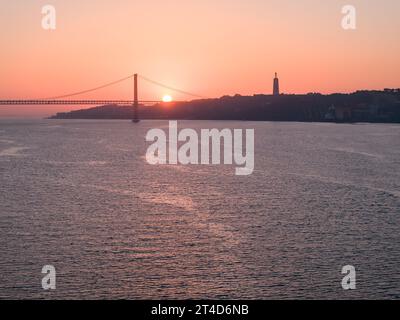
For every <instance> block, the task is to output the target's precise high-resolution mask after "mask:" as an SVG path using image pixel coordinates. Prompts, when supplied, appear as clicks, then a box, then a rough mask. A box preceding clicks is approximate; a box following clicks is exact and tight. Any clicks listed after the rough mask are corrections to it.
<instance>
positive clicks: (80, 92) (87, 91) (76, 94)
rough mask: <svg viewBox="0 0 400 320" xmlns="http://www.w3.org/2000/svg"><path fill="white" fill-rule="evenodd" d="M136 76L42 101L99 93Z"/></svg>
mask: <svg viewBox="0 0 400 320" xmlns="http://www.w3.org/2000/svg"><path fill="white" fill-rule="evenodd" d="M134 76H135V75H134V74H131V75H129V76H127V77H124V78H122V79H118V80H116V81H113V82H109V83H106V84H103V85H101V86H98V87H95V88H92V89H87V90H83V91H78V92H73V93H70V94H65V95H62V96H57V97H50V98H45V99H42V100H57V99H64V98H69V97H73V96H78V95H81V94H84V93H89V92H93V91H97V90H100V89H104V88H107V87H110V86H113V85H115V84H118V83H120V82H123V81H126V80H128V79H132V78H133V77H134Z"/></svg>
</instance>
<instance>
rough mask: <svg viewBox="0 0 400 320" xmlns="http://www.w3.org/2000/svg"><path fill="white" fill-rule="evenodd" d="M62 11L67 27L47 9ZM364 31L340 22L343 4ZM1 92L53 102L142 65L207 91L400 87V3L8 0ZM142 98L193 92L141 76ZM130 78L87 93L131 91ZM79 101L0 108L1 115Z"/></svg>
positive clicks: (4, 3)
mask: <svg viewBox="0 0 400 320" xmlns="http://www.w3.org/2000/svg"><path fill="white" fill-rule="evenodd" d="M46 4H52V5H54V6H55V8H56V10H57V29H56V30H55V31H46V30H44V29H42V27H41V19H42V14H41V9H42V6H43V5H46ZM346 4H352V5H354V6H355V7H356V8H357V29H356V30H352V31H346V30H344V29H342V27H341V19H342V17H343V15H342V13H341V8H342V6H343V5H346ZM0 40H1V43H2V46H1V50H0V99H10V98H19V99H25V98H46V97H49V96H56V95H62V94H64V93H69V92H74V91H79V90H84V89H88V88H91V87H95V86H98V85H102V84H103V83H107V82H110V81H113V80H116V79H119V78H122V77H124V76H126V75H129V74H132V73H134V72H137V73H139V74H142V75H145V76H146V77H149V78H151V79H154V80H156V81H159V82H163V83H166V84H169V85H170V86H173V87H177V88H181V89H183V90H186V91H190V92H195V93H198V94H200V95H203V96H207V97H220V96H222V95H226V94H230V95H232V94H236V93H239V94H243V95H250V94H251V95H252V94H254V93H267V94H270V93H271V91H272V78H273V76H274V72H275V71H276V72H278V74H279V77H280V79H281V90H282V91H283V92H285V93H307V92H321V93H331V92H352V91H355V90H358V89H383V88H385V87H396V88H398V87H400V58H399V57H400V1H398V0H379V1H378V0H372V1H365V0H351V1H339V0H328V1H320V0H229V1H228V0H196V1H194V0H169V1H166V0H146V1H145V0H135V1H132V0H80V1H70V0H69V1H66V0H45V1H35V0H14V1H9V0H0ZM139 85H140V98H141V99H151V100H154V99H157V100H158V99H161V98H162V97H163V95H166V94H169V95H171V96H172V97H173V98H174V99H179V100H181V99H190V97H186V96H183V95H180V94H176V93H175V92H172V91H168V90H165V89H162V88H159V87H155V86H152V85H149V84H144V83H140V84H139ZM132 94H133V88H132V82H131V81H127V82H126V83H123V84H120V85H117V86H115V87H112V88H109V89H105V90H101V91H99V92H96V93H91V94H87V95H84V96H79V97H78V98H88V99H89V98H107V99H114V98H118V99H132ZM68 109H70V107H68V108H67V107H60V106H52V107H45V108H43V107H40V108H38V107H7V108H6V107H0V117H1V116H4V117H6V116H21V114H24V115H26V116H29V115H49V114H53V113H55V112H57V111H64V110H68Z"/></svg>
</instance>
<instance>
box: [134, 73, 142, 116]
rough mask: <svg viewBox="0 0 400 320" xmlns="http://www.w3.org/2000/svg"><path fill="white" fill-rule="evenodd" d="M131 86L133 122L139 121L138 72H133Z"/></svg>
mask: <svg viewBox="0 0 400 320" xmlns="http://www.w3.org/2000/svg"><path fill="white" fill-rule="evenodd" d="M133 86H134V90H133V91H134V93H133V94H134V97H133V119H132V122H133V123H139V122H140V119H139V97H138V74H137V73H135V74H134V76H133Z"/></svg>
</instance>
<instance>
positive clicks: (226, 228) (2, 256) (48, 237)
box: [0, 120, 400, 299]
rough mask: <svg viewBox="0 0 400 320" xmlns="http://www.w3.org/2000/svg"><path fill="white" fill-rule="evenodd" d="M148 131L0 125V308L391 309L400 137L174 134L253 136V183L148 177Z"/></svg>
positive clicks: (346, 130)
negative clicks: (350, 277) (5, 303)
mask: <svg viewBox="0 0 400 320" xmlns="http://www.w3.org/2000/svg"><path fill="white" fill-rule="evenodd" d="M153 127H159V128H164V129H167V127H168V122H165V121H143V122H141V123H140V124H139V125H134V124H132V123H130V122H128V121H58V120H52V121H50V120H41V121H35V120H24V121H21V120H19V121H12V120H1V121H0V236H1V243H0V298H17V299H20V298H48V299H50V298H55V299H60V298H66V299H73V298H83V299H89V298H94V299H97V298H110V299H120V298H127V299H141V298H158V299H162V298H233V299H235V298H259V299H270V298H276V299H282V298H283V299H286V298H307V299H314V298H329V299H332V298H335V299H336V298H337V299H344V298H397V299H398V298H400V170H399V169H400V126H399V125H336V124H311V123H308V124H299V123H265V122H260V123H255V122H211V121H204V122H202V121H199V122H194V121H181V122H179V127H180V128H194V129H197V130H199V129H201V128H214V127H215V128H220V129H222V128H225V127H228V128H232V129H233V128H237V129H240V128H254V129H255V138H256V141H255V171H254V173H253V174H252V175H251V176H235V174H234V172H235V171H234V167H233V166H181V165H177V166H151V165H149V164H147V162H146V160H145V153H146V149H147V146H148V144H147V143H146V142H145V135H146V133H147V131H148V130H149V129H150V128H153ZM46 264H51V265H54V266H55V267H56V269H57V289H56V290H55V291H51V292H45V291H43V290H42V289H41V279H42V274H41V269H42V266H44V265H46ZM349 264H350V265H354V266H355V267H356V270H357V289H356V290H354V291H344V290H343V289H342V288H341V279H342V277H343V275H342V274H341V268H342V267H343V266H345V265H349Z"/></svg>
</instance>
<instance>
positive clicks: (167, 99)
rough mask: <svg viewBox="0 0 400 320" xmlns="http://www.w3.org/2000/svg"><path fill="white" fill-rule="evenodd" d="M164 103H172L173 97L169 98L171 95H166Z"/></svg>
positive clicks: (163, 99)
mask: <svg viewBox="0 0 400 320" xmlns="http://www.w3.org/2000/svg"><path fill="white" fill-rule="evenodd" d="M162 101H163V102H171V101H172V97H171V96H169V95H165V96H164V97H163V98H162Z"/></svg>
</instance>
